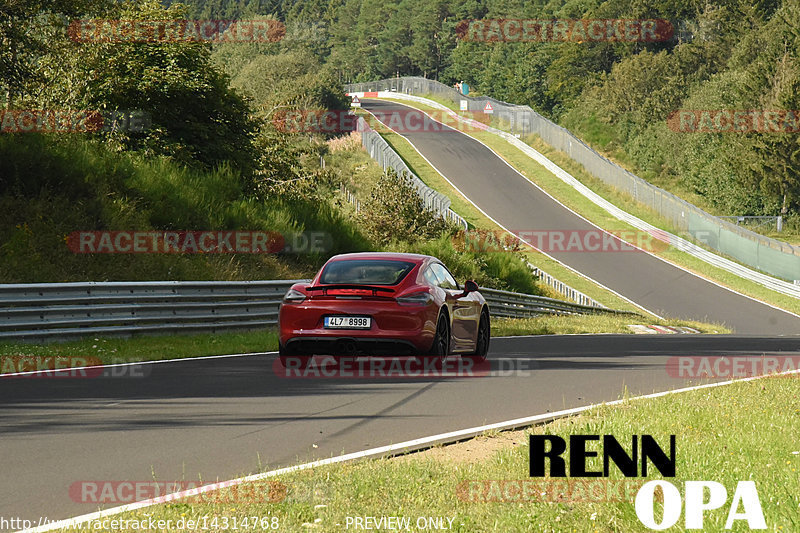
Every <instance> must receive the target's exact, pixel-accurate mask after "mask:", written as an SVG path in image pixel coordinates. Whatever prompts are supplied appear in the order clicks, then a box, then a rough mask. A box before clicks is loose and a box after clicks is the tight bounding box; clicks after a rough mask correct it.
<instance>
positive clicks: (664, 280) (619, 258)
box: [362, 99, 800, 335]
mask: <svg viewBox="0 0 800 533" xmlns="http://www.w3.org/2000/svg"><path fill="white" fill-rule="evenodd" d="M362 107H363V108H365V109H367V110H369V111H373V112H380V113H387V114H388V113H392V112H395V111H396V112H399V113H400V114H404V113H407V112H408V111H409V109H410V108H409V107H408V106H404V105H402V104H398V103H394V102H386V101H378V100H373V99H369V100H367V99H363V100H362ZM409 129H411V128H409ZM422 129H424V128H414V129H411V131H407V132H405V131H404V132H400V133H401V134H402V135H403V136H404V137H405V138H406V139H408V140H409V141H410V142H411V143H412V144H413V145H414V146H415V147H416V148H417V150H419V152H420V153H422V155H423V156H425V158H427V159H428V161H430V162H431V164H432V165H433V166H434V167H436V168H437V169H438V170H439V171H440V172H441V173H442V174H444V175H445V176H446V177H447V179H449V180H450V182H451V183H453V184H454V185H455V186H456V187H458V189H459V190H460V191H461V192H462V193H463V194H464V195H466V196H467V197H468V198H469V199H470V200H472V202H474V203H475V204H476V205H477V206H478V207H480V208H481V209H482V210H483V211H484V212H485V213H487V214H488V215H489V216H490V217H492V218H493V219H494V220H496V221H498V222H499V223H500V224H501V225H503V226H504V227H506V228H507V229H509V230H511V231H514V232H522V231H542V230H562V231H572V230H578V231H581V230H594V229H596V228H595V227H594V226H592V225H591V224H589V223H588V222H586V221H585V220H584V219H582V218H580V217H578V216H576V215H575V214H574V213H572V212H571V211H569V210H568V209H566V208H565V207H563V206H561V205H560V204H559V203H557V202H555V201H554V200H553V199H551V198H550V197H549V196H547V195H546V194H544V193H543V192H542V191H541V190H539V189H538V188H536V187H535V186H533V185H532V184H531V183H530V182H529V181H528V180H527V179H526V178H525V177H523V176H521V175H519V174H518V173H517V172H515V171H514V170H513V169H512V168H511V167H509V166H508V165H507V164H506V163H505V162H504V161H503V160H502V159H500V158H498V157H497V156H496V155H495V154H494V153H493V152H492V151H491V150H489V149H488V148H486V147H485V146H484V145H482V144H481V143H479V142H478V141H476V140H474V139H472V138H471V137H469V136H467V135H464V134H462V133H460V132H457V131H456V130H453V129H451V128H446V127H443V128H437V130H438V131H415V130H422ZM431 129H432V128H431ZM443 129H444V131H443ZM548 253H549V254H550V255H551V256H553V257H555V258H556V259H558V260H559V261H562V262H563V263H565V264H567V265H569V266H571V267H572V268H574V269H575V270H577V271H578V272H581V273H583V274H585V275H586V276H589V277H590V278H592V279H594V280H595V281H597V282H600V283H602V284H603V285H605V286H606V287H609V288H611V289H613V290H614V291H616V292H618V293H620V294H622V295H623V296H625V297H626V298H628V299H630V300H632V301H634V302H636V303H637V304H639V305H641V306H643V307H644V308H645V309H648V310H650V311H653V312H655V313H657V314H659V315H661V316H665V317H677V318H691V319H696V320H703V321H714V322H720V323H724V324H726V325H727V326H728V327H729V328H731V329H733V331H734V332H736V333H742V334H756V335H791V334H797V333H800V318H798V317H796V316H794V315H792V314H789V313H786V312H784V311H781V310H779V309H775V308H773V307H770V306H767V305H764V304H761V303H759V302H757V301H754V300H752V299H750V298H747V297H745V296H741V295H739V294H736V293H734V292H731V291H729V290H727V289H724V288H721V287H719V286H717V285H715V284H713V283H711V282H708V281H706V280H704V279H702V278H700V277H698V276H695V275H693V274H691V273H689V272H687V271H685V270H682V269H680V268H678V267H675V266H673V265H671V264H669V263H666V262H664V261H662V260H660V259H658V258H656V257H654V256H652V255H650V254H647V253H644V252H639V251H633V252H631V251H628V252H611V251H606V252H602V251H599V252H586V251H581V252H561V251H549V252H548Z"/></svg>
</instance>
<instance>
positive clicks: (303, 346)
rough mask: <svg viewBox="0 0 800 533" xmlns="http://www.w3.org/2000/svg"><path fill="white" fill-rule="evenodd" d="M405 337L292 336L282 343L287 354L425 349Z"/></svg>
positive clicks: (393, 352)
mask: <svg viewBox="0 0 800 533" xmlns="http://www.w3.org/2000/svg"><path fill="white" fill-rule="evenodd" d="M428 348H430V346H428V347H427V348H424V349H420V348H419V347H418V346H417V345H416V344H414V343H413V342H411V341H409V340H407V339H389V338H366V337H349V336H341V335H338V336H335V337H333V336H326V337H293V338H291V339H289V340H288V341H287V342H286V343H285V344H284V349H285V352H286V353H288V354H289V355H323V354H324V355H362V354H368V355H398V356H400V355H412V354H416V353H420V352H421V351H427V349H428Z"/></svg>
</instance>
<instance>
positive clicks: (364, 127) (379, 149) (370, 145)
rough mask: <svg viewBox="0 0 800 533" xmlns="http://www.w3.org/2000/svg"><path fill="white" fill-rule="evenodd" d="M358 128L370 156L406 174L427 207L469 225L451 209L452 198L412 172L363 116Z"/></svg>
mask: <svg viewBox="0 0 800 533" xmlns="http://www.w3.org/2000/svg"><path fill="white" fill-rule="evenodd" d="M357 130H358V131H359V132H360V133H361V144H362V145H363V146H364V149H366V150H367V153H369V155H370V157H371V158H372V159H374V160H375V161H376V162H377V163H378V164H379V165H381V166H382V167H383V169H384V170H386V169H387V168H391V169H393V170H394V171H395V172H396V173H397V175H398V176H406V177H407V178H408V179H409V180H410V182H411V184H412V185H413V186H414V188H415V189H417V193H418V194H419V196H420V198H422V201H423V202H424V204H425V207H426V208H428V209H430V210H431V211H433V212H434V213H436V214H438V215H439V216H441V217H442V218H444V219H445V220H449V221H451V222H454V223H456V224H458V225H459V226H461V227H462V228H464V229H467V228H468V227H469V226H468V224H467V221H466V220H464V219H463V218H462V217H461V216H460V215H458V214H457V213H456V212H455V211H453V210H452V209H450V198H448V197H447V196H445V195H444V194H442V193H440V192H438V191H436V190H434V189H431V188H430V187H428V186H427V185H425V183H424V182H423V181H422V180H421V179H419V177H417V175H416V174H414V173H413V172H411V169H410V168H408V165H406V163H405V161H403V159H402V158H401V157H400V156H399V155H398V154H397V152H395V151H394V150H392V147H391V146H389V143H387V142H386V140H385V139H384V138H383V137H381V136H380V134H379V133H378V132H376V131H374V130H372V129H371V128H370V127H369V125H368V124H367V122H366V121H365V120H364V119H363V118H361V117H359V119H358V123H357Z"/></svg>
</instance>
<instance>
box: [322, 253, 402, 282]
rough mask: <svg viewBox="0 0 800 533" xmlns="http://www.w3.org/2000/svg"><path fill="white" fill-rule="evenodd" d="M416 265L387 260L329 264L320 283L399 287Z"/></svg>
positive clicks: (361, 260)
mask: <svg viewBox="0 0 800 533" xmlns="http://www.w3.org/2000/svg"><path fill="white" fill-rule="evenodd" d="M414 265H415V263H411V262H408V261H393V260H387V259H352V260H344V261H334V262H332V263H328V265H327V266H326V267H325V269H324V270H323V271H322V276H320V279H319V281H320V283H324V284H332V283H346V284H352V285H397V284H398V283H400V282H401V281H403V278H405V277H406V276H407V275H408V273H409V272H411V270H412V269H413V268H414Z"/></svg>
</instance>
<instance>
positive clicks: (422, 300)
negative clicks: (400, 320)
mask: <svg viewBox="0 0 800 533" xmlns="http://www.w3.org/2000/svg"><path fill="white" fill-rule="evenodd" d="M431 301H433V296H431V295H430V293H428V292H425V291H422V292H415V293H413V294H409V295H407V296H400V297H398V298H397V303H399V304H400V305H427V304H428V303H429V302H431Z"/></svg>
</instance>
